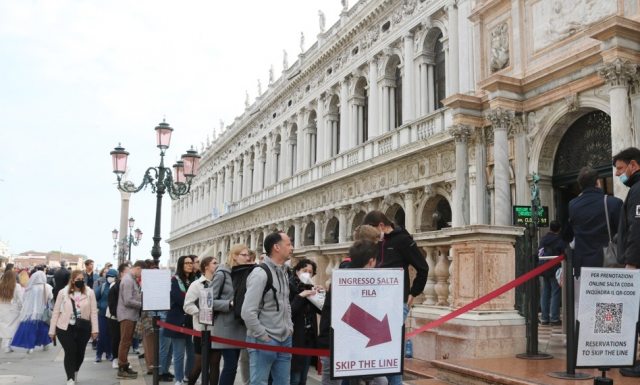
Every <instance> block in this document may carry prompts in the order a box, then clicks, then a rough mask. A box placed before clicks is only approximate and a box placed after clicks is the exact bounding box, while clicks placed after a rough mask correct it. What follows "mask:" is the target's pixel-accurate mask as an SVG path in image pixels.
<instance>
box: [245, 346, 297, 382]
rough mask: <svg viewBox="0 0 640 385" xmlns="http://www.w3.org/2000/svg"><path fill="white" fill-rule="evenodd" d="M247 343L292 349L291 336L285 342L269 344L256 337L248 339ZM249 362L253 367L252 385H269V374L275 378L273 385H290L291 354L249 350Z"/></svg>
mask: <svg viewBox="0 0 640 385" xmlns="http://www.w3.org/2000/svg"><path fill="white" fill-rule="evenodd" d="M247 342H250V343H254V344H261V345H270V346H283V347H289V348H290V347H291V336H288V337H287V339H286V340H284V341H283V342H279V341H276V340H275V339H273V338H272V339H271V340H270V341H269V342H264V341H260V340H259V339H257V338H254V337H247ZM248 351H249V362H250V367H251V385H267V383H268V381H269V373H271V376H272V377H273V385H289V371H290V370H291V354H288V353H276V352H270V351H267V350H258V349H252V348H249V349H248Z"/></svg>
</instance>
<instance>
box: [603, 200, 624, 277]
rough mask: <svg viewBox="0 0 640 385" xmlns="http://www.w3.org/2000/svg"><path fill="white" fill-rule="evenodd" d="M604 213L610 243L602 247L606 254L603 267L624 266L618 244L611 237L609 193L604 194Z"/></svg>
mask: <svg viewBox="0 0 640 385" xmlns="http://www.w3.org/2000/svg"><path fill="white" fill-rule="evenodd" d="M604 214H605V216H606V219H607V231H608V232H609V243H608V244H607V247H603V248H602V252H603V254H604V262H603V267H618V268H620V267H623V265H621V264H620V262H619V261H618V245H617V244H616V243H614V242H613V239H612V238H611V226H610V225H609V209H608V207H607V195H606V194H605V195H604Z"/></svg>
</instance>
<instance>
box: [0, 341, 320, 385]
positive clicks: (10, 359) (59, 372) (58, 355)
mask: <svg viewBox="0 0 640 385" xmlns="http://www.w3.org/2000/svg"><path fill="white" fill-rule="evenodd" d="M140 348H141V349H140V350H141V351H143V350H144V349H143V347H142V346H140ZM34 350H35V351H34V353H33V354H27V351H26V350H25V349H20V348H15V351H14V352H12V353H5V352H4V350H2V351H0V384H14V383H25V384H33V385H65V384H66V383H67V378H66V377H67V376H66V375H65V373H64V365H63V360H64V351H63V350H62V346H60V344H58V346H53V345H51V346H50V348H49V350H48V351H43V350H42V348H41V347H39V348H36V349H34ZM94 359H95V351H94V350H92V349H91V346H87V350H86V352H85V360H84V363H83V364H82V367H81V368H80V372H78V382H77V384H78V385H89V384H90V385H112V384H118V385H120V384H122V385H152V384H153V376H151V375H145V374H143V373H146V370H145V369H143V368H142V367H141V365H142V366H143V367H144V359H139V358H138V356H137V355H135V354H131V353H130V354H129V362H130V364H131V368H132V369H133V370H135V371H137V372H138V378H137V379H135V380H118V379H117V378H116V374H117V373H116V372H117V370H116V369H113V368H112V367H111V362H109V361H102V362H100V363H95V362H94ZM171 372H172V373H173V367H172V368H171ZM160 384H166V385H173V384H174V383H173V382H161V383H160ZM307 384H308V385H318V384H320V377H319V376H318V375H317V373H316V371H315V368H314V367H313V366H312V367H311V369H310V370H309V378H308V379H307ZM235 385H242V381H240V374H239V373H238V375H237V376H236V382H235Z"/></svg>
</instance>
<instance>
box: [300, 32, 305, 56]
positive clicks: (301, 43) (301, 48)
mask: <svg viewBox="0 0 640 385" xmlns="http://www.w3.org/2000/svg"><path fill="white" fill-rule="evenodd" d="M300 53H304V32H300Z"/></svg>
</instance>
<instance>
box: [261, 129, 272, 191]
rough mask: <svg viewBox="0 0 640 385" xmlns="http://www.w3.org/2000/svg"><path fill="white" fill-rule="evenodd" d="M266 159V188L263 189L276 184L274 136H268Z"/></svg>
mask: <svg viewBox="0 0 640 385" xmlns="http://www.w3.org/2000/svg"><path fill="white" fill-rule="evenodd" d="M264 155H265V156H266V159H265V173H264V176H263V178H264V186H262V188H263V189H265V188H267V187H268V186H271V185H272V184H273V183H274V180H273V135H272V134H271V133H269V134H268V135H267V151H266V153H265V154H264Z"/></svg>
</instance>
